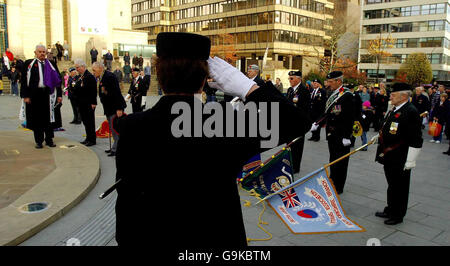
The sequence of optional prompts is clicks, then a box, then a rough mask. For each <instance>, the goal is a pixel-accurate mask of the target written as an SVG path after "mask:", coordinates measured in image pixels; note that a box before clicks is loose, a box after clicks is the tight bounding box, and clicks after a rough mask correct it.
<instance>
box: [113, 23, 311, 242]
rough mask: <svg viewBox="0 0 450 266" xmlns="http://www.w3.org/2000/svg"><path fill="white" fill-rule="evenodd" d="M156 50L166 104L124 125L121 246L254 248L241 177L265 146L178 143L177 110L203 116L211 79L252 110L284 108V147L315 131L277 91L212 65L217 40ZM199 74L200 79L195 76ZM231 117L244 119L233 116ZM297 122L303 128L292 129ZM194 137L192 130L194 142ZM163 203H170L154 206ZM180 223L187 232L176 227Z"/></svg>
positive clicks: (184, 39) (193, 37)
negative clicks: (202, 96)
mask: <svg viewBox="0 0 450 266" xmlns="http://www.w3.org/2000/svg"><path fill="white" fill-rule="evenodd" d="M179 43H182V45H179ZM156 46H157V49H156V51H157V54H158V59H157V62H156V64H155V68H156V72H157V75H158V81H159V84H160V85H161V88H162V89H163V90H164V96H163V97H162V98H161V99H160V100H159V101H158V102H157V103H156V104H155V105H154V106H153V107H152V108H151V109H149V110H147V111H145V112H140V113H136V114H131V115H129V116H127V117H126V118H123V119H120V120H119V122H118V128H119V132H120V141H119V145H118V149H117V157H116V166H117V174H116V180H118V179H120V180H121V182H120V184H119V186H118V188H117V193H118V194H117V195H118V196H117V202H116V240H117V243H118V244H119V246H126V245H128V246H136V245H141V244H145V243H147V242H148V239H152V241H156V242H158V243H159V244H161V245H172V244H173V241H172V239H174V237H175V238H176V239H177V241H176V242H177V243H176V245H177V247H183V248H184V247H187V246H195V247H199V246H203V247H219V246H220V247H239V246H246V245H247V241H246V236H245V228H244V223H243V218H242V212H241V207H240V206H241V205H240V199H239V194H238V190H237V186H236V179H235V177H236V175H237V174H238V173H239V172H240V170H241V169H242V166H243V165H244V164H245V162H246V161H247V160H248V159H249V158H251V157H252V156H253V155H255V154H257V153H258V152H260V140H261V139H260V138H258V137H245V138H244V137H241V138H239V137H226V136H223V137H221V136H213V137H206V136H205V135H203V134H202V133H201V134H202V136H201V137H194V135H191V137H189V136H181V137H176V136H175V135H174V133H173V131H172V129H171V128H172V124H173V123H174V122H175V121H176V120H178V119H179V117H178V114H174V113H173V108H174V107H176V106H180V105H182V106H185V107H187V106H189V107H190V108H191V110H194V108H196V107H195V106H199V107H200V108H203V107H204V106H202V104H201V101H200V100H199V99H197V98H196V97H195V94H198V93H199V92H201V90H202V86H203V84H204V83H205V81H206V79H207V78H208V73H209V76H210V77H211V78H213V79H214V80H215V82H216V83H217V84H218V85H219V86H218V87H216V88H218V89H221V90H223V91H224V92H226V93H228V94H229V95H232V96H235V97H239V98H240V99H242V100H243V101H245V102H254V103H255V104H258V103H259V102H278V104H279V113H280V116H279V120H280V123H279V125H280V139H279V143H283V142H286V141H290V140H292V139H293V138H295V137H296V136H299V135H302V134H305V132H306V131H308V130H309V128H310V125H311V123H310V122H309V120H308V119H307V118H306V116H305V115H304V114H303V113H301V112H300V111H299V110H298V109H297V108H295V107H294V106H293V105H291V104H289V103H288V102H287V101H286V99H285V98H284V97H282V96H281V95H280V93H279V91H277V89H276V88H275V87H274V86H273V85H272V84H271V83H266V84H265V85H264V86H265V87H259V86H257V85H256V84H255V82H254V81H252V80H249V79H248V78H247V77H245V76H244V75H243V74H242V73H241V72H240V71H239V70H237V69H236V68H234V67H233V66H231V65H230V64H228V63H226V62H224V61H223V60H221V59H219V58H217V57H215V58H212V59H209V60H208V57H209V52H210V40H209V39H208V38H207V37H205V36H201V35H197V34H189V33H178V32H165V33H160V34H158V37H157V41H156ZM179 61H182V62H183V64H181V63H180V62H179ZM191 71H193V73H197V74H195V75H192V74H190V73H192V72H191ZM211 104H213V105H216V106H217V107H218V108H225V105H226V106H227V108H228V107H230V104H229V103H228V104H226V103H223V105H221V104H219V103H208V104H207V105H205V108H206V106H211ZM223 110H224V109H223ZM228 110H231V111H232V112H236V111H233V108H231V109H228ZM233 114H234V115H236V113H233ZM183 115H184V113H183ZM188 115H189V117H190V114H188ZM200 115H201V114H200ZM288 115H289V119H288V118H287V117H288ZM194 116H195V115H194ZM269 116H270V115H269ZM203 118H204V119H202V118H201V117H200V123H202V122H205V121H206V119H207V117H206V116H204V117H203ZM224 119H225V117H224ZM277 119H278V117H277ZM290 119H295V120H296V121H297V123H296V124H292V123H290V121H289V120H290ZM223 121H225V120H223ZM192 122H193V121H192ZM227 124H228V123H225V125H224V126H225V128H224V132H226V127H227ZM246 124H247V123H246ZM155 125H157V126H155ZM247 125H248V124H247ZM191 129H194V128H193V127H191ZM192 132H193V130H189V133H190V134H192ZM275 145H277V144H275ZM149 150H151V151H152V152H149ZM217 162H219V165H220V163H225V164H226V167H219V169H218V168H217V166H218V163H217ZM148 167H151V168H152V178H149V176H148V175H143V173H145V172H148ZM186 177H195V178H186ZM167 193H169V194H167ZM155 200H162V202H163V203H161V204H160V203H155V204H153V203H154V202H155ZM180 201H181V202H182V205H181V206H180V205H179V203H180ZM150 205H151V206H152V212H154V213H157V214H158V217H159V218H158V219H151V220H148V219H146V218H145V217H146V215H147V214H146V213H145V212H143V211H142V210H143V209H145V208H146V207H145V206H150ZM177 206H179V207H177ZM188 217H190V218H188ZM191 218H192V219H191ZM179 219H181V222H182V224H183V225H182V226H179V224H178V225H177V224H176V223H173V222H171V221H178V220H179ZM230 224H232V225H233V226H231V227H230V226H229V225H230ZM149 227H151V228H158V230H159V231H161V232H164V234H154V232H153V230H148V228H149ZM218 228H221V229H220V230H218ZM224 228H229V229H230V230H226V229H224Z"/></svg>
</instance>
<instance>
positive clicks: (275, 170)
mask: <svg viewBox="0 0 450 266" xmlns="http://www.w3.org/2000/svg"><path fill="white" fill-rule="evenodd" d="M258 156H259V155H258ZM253 159H255V157H253ZM291 161H292V160H291V150H290V149H284V150H282V152H280V153H279V154H278V155H276V156H274V157H273V158H272V159H271V160H270V161H269V162H268V163H267V164H265V165H264V164H261V163H259V164H253V165H252V164H251V162H250V163H248V164H247V166H248V167H249V170H248V171H247V172H246V171H244V172H243V174H244V175H246V174H247V173H250V172H251V173H252V174H251V175H249V176H247V177H246V178H243V179H242V180H241V185H242V188H244V189H245V190H247V191H250V190H254V191H255V192H256V193H258V197H259V198H261V199H262V198H264V197H266V196H268V195H270V194H272V193H274V192H276V191H278V190H280V189H281V188H283V187H286V186H288V185H290V184H291V183H292V182H293V180H294V179H293V177H294V175H293V174H292V167H291V165H292V164H291ZM253 162H254V161H253ZM259 162H260V161H259ZM255 167H256V168H255ZM244 168H245V167H244Z"/></svg>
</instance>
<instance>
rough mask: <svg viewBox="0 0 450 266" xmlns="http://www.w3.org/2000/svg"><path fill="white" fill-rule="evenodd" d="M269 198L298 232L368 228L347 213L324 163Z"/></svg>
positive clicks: (284, 219) (283, 218)
mask: <svg viewBox="0 0 450 266" xmlns="http://www.w3.org/2000/svg"><path fill="white" fill-rule="evenodd" d="M268 202H269V205H270V206H271V207H272V209H273V210H274V211H275V212H276V213H277V215H278V216H279V217H280V218H281V220H282V221H283V222H284V223H285V224H286V226H287V227H288V228H289V230H290V231H291V232H292V233H294V234H312V233H342V232H363V231H365V229H364V228H362V227H361V226H359V225H358V224H356V223H355V222H353V221H351V220H350V219H349V218H348V217H346V216H345V214H344V210H343V209H342V207H341V204H340V202H339V198H338V196H337V194H336V191H335V189H334V187H333V186H332V184H331V182H330V181H329V179H328V175H327V172H326V170H325V168H323V167H322V168H320V169H318V170H317V171H315V172H313V173H311V174H309V175H307V176H305V177H303V178H302V179H300V180H298V181H297V182H294V183H292V184H291V185H289V186H287V187H285V190H284V191H282V192H281V193H279V194H277V195H273V196H272V197H271V198H269V199H268Z"/></svg>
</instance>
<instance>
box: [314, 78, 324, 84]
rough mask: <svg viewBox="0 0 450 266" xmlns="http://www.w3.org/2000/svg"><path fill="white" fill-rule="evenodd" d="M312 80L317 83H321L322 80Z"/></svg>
mask: <svg viewBox="0 0 450 266" xmlns="http://www.w3.org/2000/svg"><path fill="white" fill-rule="evenodd" d="M312 82H317V83H319V84H322V82H320V80H319V79H313V81H312Z"/></svg>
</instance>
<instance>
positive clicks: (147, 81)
mask: <svg viewBox="0 0 450 266" xmlns="http://www.w3.org/2000/svg"><path fill="white" fill-rule="evenodd" d="M140 73H141V78H142V81H143V82H144V92H143V93H142V104H141V110H142V111H144V110H145V105H146V103H147V92H148V90H149V89H150V83H151V81H152V80H151V77H152V76H151V75H150V74H145V71H144V70H141V72H140Z"/></svg>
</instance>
